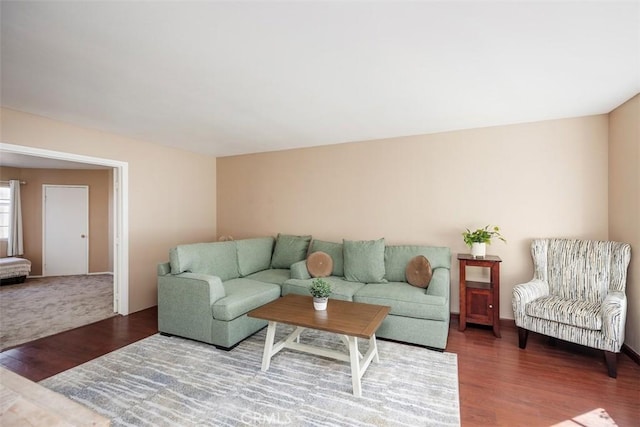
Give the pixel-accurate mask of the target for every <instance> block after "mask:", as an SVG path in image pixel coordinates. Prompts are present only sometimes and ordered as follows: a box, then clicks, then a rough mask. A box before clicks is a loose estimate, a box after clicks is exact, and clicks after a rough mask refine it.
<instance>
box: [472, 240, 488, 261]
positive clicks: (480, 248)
mask: <svg viewBox="0 0 640 427" xmlns="http://www.w3.org/2000/svg"><path fill="white" fill-rule="evenodd" d="M486 254H487V244H486V243H472V244H471V255H472V256H473V257H474V258H479V257H484V256H485V255H486Z"/></svg>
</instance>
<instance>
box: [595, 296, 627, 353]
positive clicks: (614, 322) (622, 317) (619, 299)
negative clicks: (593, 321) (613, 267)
mask: <svg viewBox="0 0 640 427" xmlns="http://www.w3.org/2000/svg"><path fill="white" fill-rule="evenodd" d="M600 314H601V316H602V333H603V334H604V336H605V337H607V338H609V339H610V340H613V341H615V342H617V343H618V344H619V346H622V343H623V342H624V325H625V322H626V318H627V297H626V295H625V294H624V292H619V291H613V292H611V291H609V293H608V294H607V296H606V297H605V299H604V301H602V305H601V307H600Z"/></svg>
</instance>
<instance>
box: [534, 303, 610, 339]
mask: <svg viewBox="0 0 640 427" xmlns="http://www.w3.org/2000/svg"><path fill="white" fill-rule="evenodd" d="M600 306H601V304H600V303H599V302H597V301H585V300H575V299H566V298H562V297H559V296H555V295H549V296H545V297H541V298H537V299H535V300H533V301H531V302H530V303H529V304H527V306H526V307H525V313H526V314H527V315H528V316H531V317H537V318H540V319H545V320H551V321H552V322H558V323H564V324H565V325H571V326H576V327H578V328H583V329H590V330H593V331H599V330H601V329H602V316H601V315H600Z"/></svg>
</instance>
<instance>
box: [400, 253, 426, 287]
mask: <svg viewBox="0 0 640 427" xmlns="http://www.w3.org/2000/svg"><path fill="white" fill-rule="evenodd" d="M405 275H406V276H407V282H409V284H410V285H413V286H417V287H418V288H426V287H427V286H429V282H431V276H432V275H433V273H432V271H431V264H430V263H429V260H428V259H427V258H426V257H425V256H423V255H418V256H417V257H413V258H411V261H409V264H407V269H406V270H405Z"/></svg>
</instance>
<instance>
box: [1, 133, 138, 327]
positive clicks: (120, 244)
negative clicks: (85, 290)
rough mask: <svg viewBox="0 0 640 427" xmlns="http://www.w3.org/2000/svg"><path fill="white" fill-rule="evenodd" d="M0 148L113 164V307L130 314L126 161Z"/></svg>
mask: <svg viewBox="0 0 640 427" xmlns="http://www.w3.org/2000/svg"><path fill="white" fill-rule="evenodd" d="M0 152H7V153H16V154H25V155H29V156H36V157H45V158H49V159H57V160H67V161H71V162H79V163H88V164H92V165H100V166H106V167H109V168H113V199H112V202H113V207H114V209H113V221H112V222H113V295H114V307H113V310H114V311H115V312H116V313H118V314H122V315H127V314H129V163H128V162H122V161H119V160H113V159H105V158H100V157H91V156H84V155H80V154H73V153H66V152H63V151H53V150H45V149H41V148H34V147H27V146H23V145H15V144H5V143H3V142H0Z"/></svg>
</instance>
